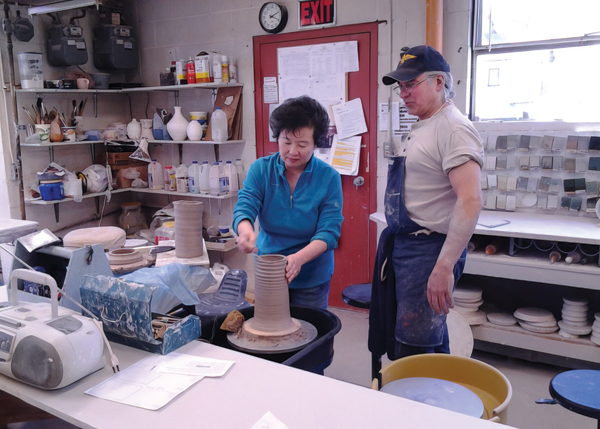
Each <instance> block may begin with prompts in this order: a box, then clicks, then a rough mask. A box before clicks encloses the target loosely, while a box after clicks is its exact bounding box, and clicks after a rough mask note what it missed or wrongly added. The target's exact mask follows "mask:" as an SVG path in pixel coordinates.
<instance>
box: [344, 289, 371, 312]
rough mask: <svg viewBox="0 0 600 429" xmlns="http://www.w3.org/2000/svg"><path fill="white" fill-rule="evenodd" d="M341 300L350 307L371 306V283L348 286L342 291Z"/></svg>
mask: <svg viewBox="0 0 600 429" xmlns="http://www.w3.org/2000/svg"><path fill="white" fill-rule="evenodd" d="M342 300H344V302H345V303H346V304H348V305H351V306H352V307H357V308H367V309H368V308H369V307H370V306H371V283H363V284H359V285H352V286H348V287H347V288H346V289H344V290H343V291H342Z"/></svg>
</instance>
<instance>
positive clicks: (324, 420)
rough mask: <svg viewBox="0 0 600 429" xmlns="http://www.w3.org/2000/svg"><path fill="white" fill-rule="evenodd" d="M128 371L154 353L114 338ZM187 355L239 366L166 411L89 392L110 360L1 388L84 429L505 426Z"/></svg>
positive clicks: (1, 382) (281, 371)
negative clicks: (57, 385) (43, 385)
mask: <svg viewBox="0 0 600 429" xmlns="http://www.w3.org/2000/svg"><path fill="white" fill-rule="evenodd" d="M113 350H114V352H115V354H116V355H117V356H118V358H119V360H120V367H121V369H124V368H127V367H128V366H130V365H132V364H134V363H135V362H137V361H139V360H140V359H142V358H144V357H146V356H148V353H147V352H144V351H142V350H137V349H133V348H130V347H127V346H123V345H119V344H113ZM177 352H179V353H187V354H191V355H197V356H203V357H207V358H213V359H224V360H233V361H235V364H234V365H233V366H232V368H231V369H230V370H229V371H228V372H227V374H225V376H223V377H220V378H208V377H206V378H204V379H203V380H201V381H200V382H198V383H197V384H195V385H194V386H192V387H191V388H190V389H188V390H187V391H185V392H184V393H182V394H181V395H179V396H178V397H177V398H175V399H174V400H173V401H171V402H170V403H169V404H167V405H166V406H164V407H163V408H161V409H160V410H158V411H148V410H145V409H141V408H136V407H131V406H127V405H123V404H119V403H116V402H111V401H106V400H102V399H98V398H95V397H92V396H89V395H86V394H85V393H84V391H85V390H87V389H89V388H91V387H93V386H95V385H97V384H99V383H100V382H102V381H103V380H105V379H107V378H109V377H110V376H111V375H112V374H113V372H112V370H111V369H110V366H108V365H107V366H105V367H104V369H102V370H100V371H98V372H96V373H94V374H91V375H89V376H87V377H85V378H83V379H82V380H79V381H78V382H76V383H74V384H72V385H70V386H67V387H65V388H63V389H60V390H56V391H44V390H40V389H37V388H35V387H31V386H28V385H25V384H22V383H20V382H18V381H15V380H13V379H10V378H8V377H5V376H0V389H2V390H4V391H6V392H8V393H10V394H12V395H14V396H17V397H19V398H21V399H22V400H24V401H25V402H28V403H30V404H32V405H34V406H36V407H38V408H41V409H42V410H45V411H47V412H49V413H52V414H54V415H56V416H57V417H59V418H61V419H63V420H66V421H68V422H70V423H72V424H74V425H77V426H79V427H84V428H110V429H112V428H119V427H145V428H165V427H173V426H180V425H193V426H194V427H203V428H235V427H239V428H250V427H252V425H253V424H255V423H256V422H257V421H258V420H259V419H260V418H261V417H262V416H263V415H264V414H265V413H266V412H268V411H270V412H272V413H273V415H274V416H275V417H277V418H278V419H279V420H280V421H282V422H283V423H284V424H286V425H288V426H289V427H290V429H291V428H313V429H316V428H367V427H385V428H391V427H398V426H400V425H401V426H402V427H403V428H406V429H408V428H419V429H421V428H434V427H435V428H437V427H444V428H446V429H452V428H456V429H470V428H490V429H491V428H497V427H498V426H497V424H496V423H491V422H489V421H486V420H481V419H476V418H473V417H469V416H466V415H462V414H458V413H454V412H451V411H447V410H443V409H440V408H435V407H432V406H429V405H425V404H421V403H417V402H413V401H410V400H407V399H403V398H399V397H395V396H392V395H389V394H386V393H382V392H377V391H374V390H371V389H368V388H365V387H361V386H356V385H353V384H349V383H346V382H342V381H338V380H334V379H332V378H328V377H324V376H320V375H316V374H313V373H310V372H306V371H303V370H299V369H296V368H292V367H288V366H286V365H282V364H278V363H274V362H270V361H267V360H263V359H259V358H256V357H254V356H250V355H247V354H242V353H239V352H236V351H232V350H228V349H225V348H222V347H217V346H214V345H211V344H208V343H204V342H199V341H194V342H192V343H189V344H187V345H185V346H183V347H181V348H180V349H178V350H177Z"/></svg>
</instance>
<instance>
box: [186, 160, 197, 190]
mask: <svg viewBox="0 0 600 429" xmlns="http://www.w3.org/2000/svg"><path fill="white" fill-rule="evenodd" d="M188 190H189V191H190V192H192V193H194V194H199V193H200V164H198V161H192V165H190V168H188Z"/></svg>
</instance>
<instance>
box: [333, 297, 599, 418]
mask: <svg viewBox="0 0 600 429" xmlns="http://www.w3.org/2000/svg"><path fill="white" fill-rule="evenodd" d="M329 310H330V311H332V312H333V313H335V314H336V315H337V316H338V317H339V318H340V320H341V321H342V329H341V331H340V332H339V333H338V334H337V335H336V337H335V340H334V357H333V362H332V364H331V365H330V366H329V367H328V368H327V369H325V376H327V377H331V378H335V379H338V380H343V381H347V382H349V383H353V384H357V385H360V386H365V387H369V388H370V386H371V354H370V353H369V351H368V349H367V332H368V314H367V313H364V312H359V311H350V310H341V309H337V308H330V309H329ZM472 357H473V358H475V359H479V360H481V361H483V362H486V363H488V364H490V365H492V366H494V367H495V368H497V369H498V370H499V371H501V372H502V373H503V374H504V375H505V376H506V377H507V378H508V380H509V381H510V383H511V385H512V389H513V396H512V400H511V402H510V405H509V407H508V410H509V411H508V422H507V423H508V424H509V425H510V426H514V427H517V428H520V429H565V428H570V429H594V428H596V427H597V422H596V420H594V419H591V418H588V417H585V416H581V415H579V414H576V413H574V412H572V411H569V410H567V409H566V408H563V407H562V406H560V405H540V404H536V403H535V401H536V400H537V399H540V398H550V393H549V392H548V385H549V383H550V380H551V379H552V377H554V376H555V375H556V374H558V373H559V372H562V371H563V370H564V368H559V367H556V366H551V365H546V364H541V363H532V362H528V361H524V360H520V359H514V358H507V357H505V356H500V355H496V354H492V353H485V352H479V351H474V352H473V355H472ZM386 362H389V361H385V360H384V362H383V365H385V364H386Z"/></svg>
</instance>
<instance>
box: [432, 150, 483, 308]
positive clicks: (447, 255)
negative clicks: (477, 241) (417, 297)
mask: <svg viewBox="0 0 600 429" xmlns="http://www.w3.org/2000/svg"><path fill="white" fill-rule="evenodd" d="M480 174H481V167H480V166H479V164H478V163H477V162H475V161H473V160H469V161H467V162H466V163H464V164H463V165H461V166H459V167H456V168H453V169H452V170H451V171H450V173H448V177H449V179H450V183H451V184H452V188H453V189H454V192H455V193H456V196H457V200H456V204H455V205H454V209H453V210H452V217H451V219H450V226H449V228H448V235H447V236H446V241H445V242H444V245H443V246H442V250H441V252H440V255H439V257H438V260H437V262H436V264H435V267H434V268H433V271H432V272H431V275H430V276H429V281H428V282H427V300H428V301H429V305H430V306H431V308H432V309H433V310H434V311H435V312H436V313H438V314H442V312H443V313H446V314H447V313H448V308H449V307H454V301H453V299H452V287H453V286H454V274H453V270H454V265H455V264H456V262H457V261H458V258H460V255H461V254H462V252H463V250H464V249H465V247H467V244H468V243H469V239H470V238H471V236H472V235H473V231H474V230H475V225H476V224H477V219H478V218H479V212H480V211H481V206H482V202H483V200H482V197H481V190H480V182H479V177H480Z"/></svg>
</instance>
